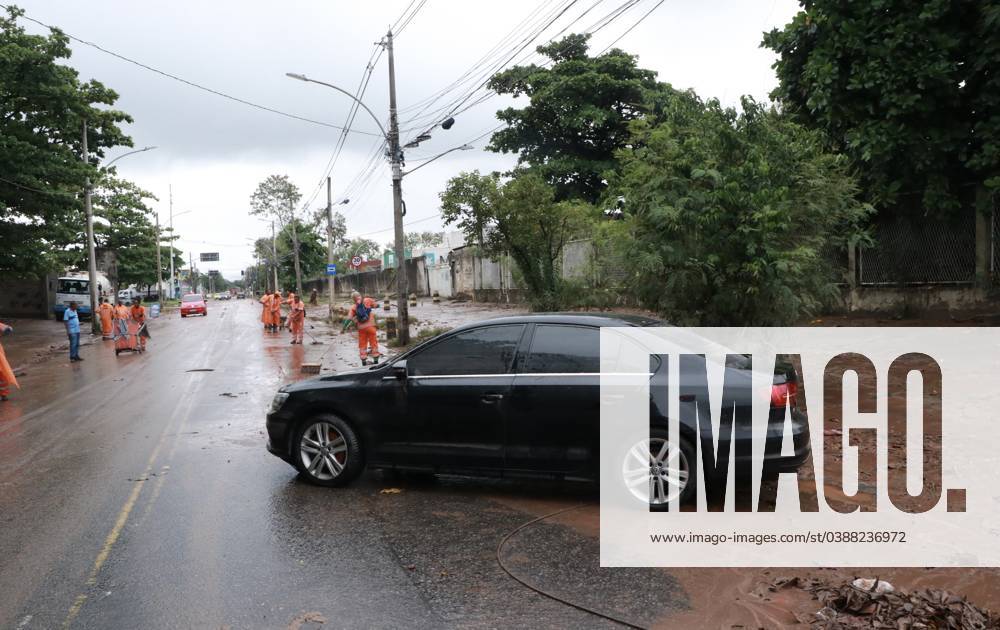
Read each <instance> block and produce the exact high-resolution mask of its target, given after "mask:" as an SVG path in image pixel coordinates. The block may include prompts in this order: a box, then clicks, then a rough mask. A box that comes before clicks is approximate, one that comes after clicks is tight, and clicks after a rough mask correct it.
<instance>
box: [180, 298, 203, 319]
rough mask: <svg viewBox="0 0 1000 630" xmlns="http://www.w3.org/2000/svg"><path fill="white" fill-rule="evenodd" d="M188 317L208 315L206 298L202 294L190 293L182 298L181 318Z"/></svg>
mask: <svg viewBox="0 0 1000 630" xmlns="http://www.w3.org/2000/svg"><path fill="white" fill-rule="evenodd" d="M188 315H206V316H207V315H208V306H207V305H206V304H205V296H204V295H202V294H201V293H188V294H186V295H184V296H183V297H181V317H187V316H188Z"/></svg>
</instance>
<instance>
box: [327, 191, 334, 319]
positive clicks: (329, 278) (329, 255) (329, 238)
mask: <svg viewBox="0 0 1000 630" xmlns="http://www.w3.org/2000/svg"><path fill="white" fill-rule="evenodd" d="M326 262H327V264H330V265H332V264H333V263H334V262H335V261H334V260H333V197H332V196H331V192H330V178H329V177H327V178H326ZM326 285H327V289H328V290H329V293H330V305H329V308H328V311H329V312H328V314H327V316H328V317H331V318H332V317H333V287H334V277H333V276H331V275H330V272H329V271H327V273H326Z"/></svg>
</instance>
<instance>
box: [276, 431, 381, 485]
mask: <svg viewBox="0 0 1000 630" xmlns="http://www.w3.org/2000/svg"><path fill="white" fill-rule="evenodd" d="M291 455H292V461H293V462H294V464H295V467H296V468H297V469H298V471H299V473H300V474H301V475H302V477H303V479H305V480H306V481H308V482H309V483H312V484H315V485H317V486H327V487H337V486H343V485H346V484H348V483H350V482H351V481H352V480H353V479H354V478H355V477H357V476H358V475H359V474H361V471H362V470H364V467H365V462H364V454H363V452H362V450H361V441H360V440H359V439H358V436H357V434H356V433H355V432H354V429H353V428H352V427H351V425H350V424H349V423H347V422H345V421H344V420H343V419H341V418H339V417H337V416H334V415H329V414H325V415H320V416H314V417H312V418H309V419H308V420H306V421H305V422H302V423H300V425H299V428H298V430H296V432H295V440H294V441H293V442H292V453H291Z"/></svg>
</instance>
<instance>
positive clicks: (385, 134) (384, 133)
mask: <svg viewBox="0 0 1000 630" xmlns="http://www.w3.org/2000/svg"><path fill="white" fill-rule="evenodd" d="M285 76H286V77H290V78H292V79H298V80H299V81H305V82H307V83H318V84H320V85H325V86H326V87H328V88H331V89H334V90H337V91H338V92H340V93H341V94H343V95H344V96H346V97H347V98H349V99H351V100H352V101H354V102H355V103H357V104H358V105H360V106H361V107H364V108H365V111H366V112H368V115H369V116H371V117H372V120H374V121H375V124H376V125H378V128H379V131H381V132H382V137H384V138H385V139H386V140H387V141H388V140H389V133H388V132H387V131H386V130H385V127H383V126H382V122H381V121H379V119H378V116H376V115H375V113H374V112H372V110H370V109H368V106H367V105H365V104H364V103H363V102H362V101H361V99H359V98H357V97H355V96H354V95H353V94H351V93H350V92H348V91H347V90H345V89H343V88H339V87H337V86H336V85H333V84H332V83H327V82H325V81H317V80H316V79H310V78H309V77H307V76H306V75H304V74H297V73H295V72H286V73H285Z"/></svg>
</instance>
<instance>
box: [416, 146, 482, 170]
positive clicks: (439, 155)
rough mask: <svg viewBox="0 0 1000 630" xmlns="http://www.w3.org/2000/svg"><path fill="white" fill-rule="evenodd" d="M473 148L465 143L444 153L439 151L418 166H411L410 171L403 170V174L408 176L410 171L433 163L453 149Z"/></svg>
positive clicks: (464, 149)
mask: <svg viewBox="0 0 1000 630" xmlns="http://www.w3.org/2000/svg"><path fill="white" fill-rule="evenodd" d="M472 148H473V147H471V146H469V145H467V144H463V145H462V146H460V147H452V148H450V149H448V150H447V151H445V152H444V153H439V154H438V155H435V156H434V157H432V158H431V159H429V160H427V161H425V162H423V163H422V164H419V165H418V166H414V167H413V168H411V169H410V170H408V171H403V175H404V176H406V175H409V174H410V173H412V172H413V171H415V170H417V169H421V168H423V167H425V166H427V165H428V164H430V163H431V162H433V161H434V160H436V159H438V158H440V157H444V156H446V155H448V154H449V153H451V152H452V151H468V150H469V149H472Z"/></svg>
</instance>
